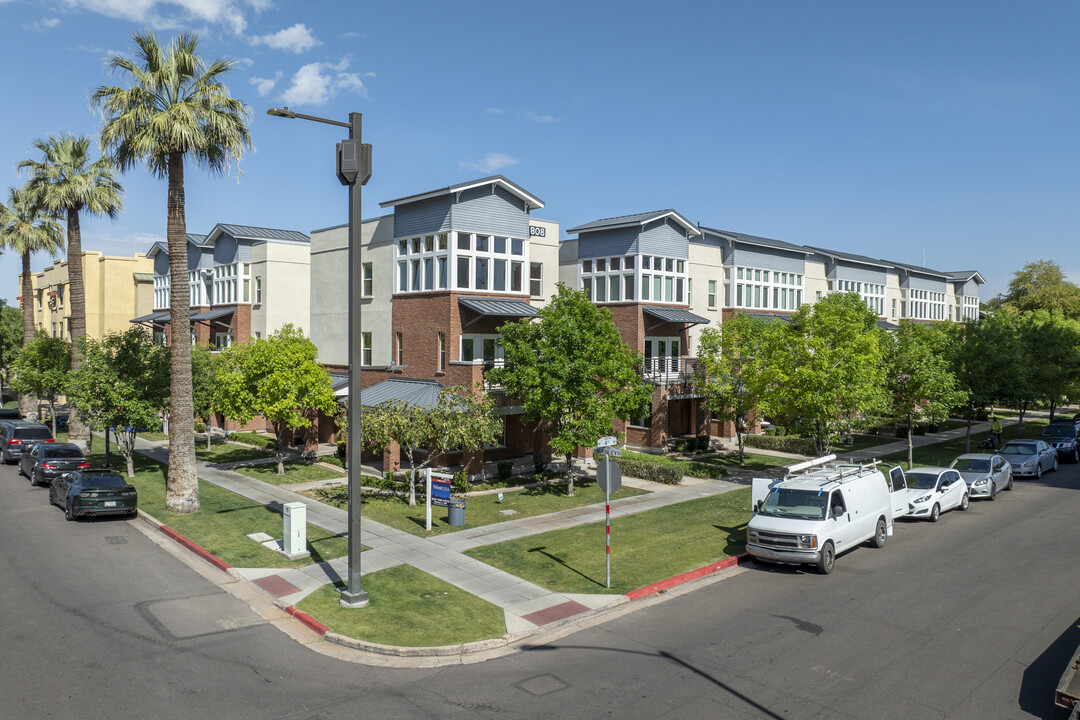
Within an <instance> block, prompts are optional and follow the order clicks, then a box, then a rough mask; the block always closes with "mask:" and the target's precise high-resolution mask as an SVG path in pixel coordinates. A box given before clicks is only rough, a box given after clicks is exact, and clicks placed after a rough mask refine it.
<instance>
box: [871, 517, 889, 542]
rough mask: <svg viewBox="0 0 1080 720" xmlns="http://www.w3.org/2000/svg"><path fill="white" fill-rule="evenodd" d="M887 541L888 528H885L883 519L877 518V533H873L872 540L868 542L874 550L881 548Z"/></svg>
mask: <svg viewBox="0 0 1080 720" xmlns="http://www.w3.org/2000/svg"><path fill="white" fill-rule="evenodd" d="M888 539H889V532H888V528H887V527H886V526H885V518H878V521H877V531H876V532H875V533H874V539H873V540H871V541H870V542H871V544H872V545H873V546H874V547H876V548H883V547H885V542H886V541H887V540H888Z"/></svg>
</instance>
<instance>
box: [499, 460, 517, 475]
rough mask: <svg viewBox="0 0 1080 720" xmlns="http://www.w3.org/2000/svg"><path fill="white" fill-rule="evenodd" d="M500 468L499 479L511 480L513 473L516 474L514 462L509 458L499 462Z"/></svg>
mask: <svg viewBox="0 0 1080 720" xmlns="http://www.w3.org/2000/svg"><path fill="white" fill-rule="evenodd" d="M498 468H499V479H500V480H509V479H510V478H511V477H513V475H514V463H512V462H510V461H509V460H507V461H504V462H501V463H499V464H498Z"/></svg>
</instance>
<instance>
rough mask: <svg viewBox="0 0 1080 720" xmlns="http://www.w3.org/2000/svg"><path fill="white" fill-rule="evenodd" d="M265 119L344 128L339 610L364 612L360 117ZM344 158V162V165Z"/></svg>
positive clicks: (363, 166) (366, 155) (366, 149)
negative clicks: (345, 393)
mask: <svg viewBox="0 0 1080 720" xmlns="http://www.w3.org/2000/svg"><path fill="white" fill-rule="evenodd" d="M266 114H267V115H274V116H276V117H286V118H300V119H301V120H311V121H313V122H321V123H326V124H328V125H337V126H339V127H347V128H349V142H348V144H346V143H339V144H338V168H337V174H338V179H339V180H340V181H341V183H342V184H344V185H348V186H349V271H348V275H349V279H348V284H349V437H348V441H347V455H348V463H347V466H346V474H347V477H348V481H349V520H348V525H349V570H348V578H347V584H346V586H345V587H344V588H343V589H342V590H341V597H340V603H341V604H342V605H343V606H344V607H356V608H361V607H366V606H367V604H368V594H367V593H366V592H364V591H363V590H362V589H361V588H360V547H361V545H360V454H361V447H360V364H361V359H362V357H363V335H362V334H361V324H360V308H361V305H360V297H361V293H360V292H359V291H358V290H357V289H356V283H357V282H359V281H361V280H362V278H363V277H364V275H363V271H364V265H363V260H362V257H361V252H360V224H361V220H362V217H361V214H360V188H361V186H362V185H364V183H366V182H367V180H368V177H369V176H370V158H371V155H370V146H363V145H362V144H361V120H362V118H363V114H362V113H349V122H347V123H343V122H339V121H337V120H328V119H326V118H320V117H315V116H313V115H302V114H301V113H297V112H293V111H292V110H289V108H287V107H286V108H281V109H279V108H271V109H269V110H267V111H266ZM343 157H344V160H343Z"/></svg>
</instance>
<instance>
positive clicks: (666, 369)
mask: <svg viewBox="0 0 1080 720" xmlns="http://www.w3.org/2000/svg"><path fill="white" fill-rule="evenodd" d="M697 367H698V362H697V358H690V357H666V356H662V355H661V356H658V357H647V358H645V360H644V362H643V363H642V366H641V377H642V379H644V380H645V382H650V383H653V384H654V385H682V386H683V387H684V388H686V389H687V390H689V389H690V388H691V386H692V385H693V383H694V374H695V372H696V371H697Z"/></svg>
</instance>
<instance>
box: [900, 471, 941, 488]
mask: <svg viewBox="0 0 1080 720" xmlns="http://www.w3.org/2000/svg"><path fill="white" fill-rule="evenodd" d="M937 477H938V476H937V473H927V472H919V471H917V470H912V471H911V472H909V473H907V486H908V487H909V488H911V489H912V490H933V489H934V488H935V487H937Z"/></svg>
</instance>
